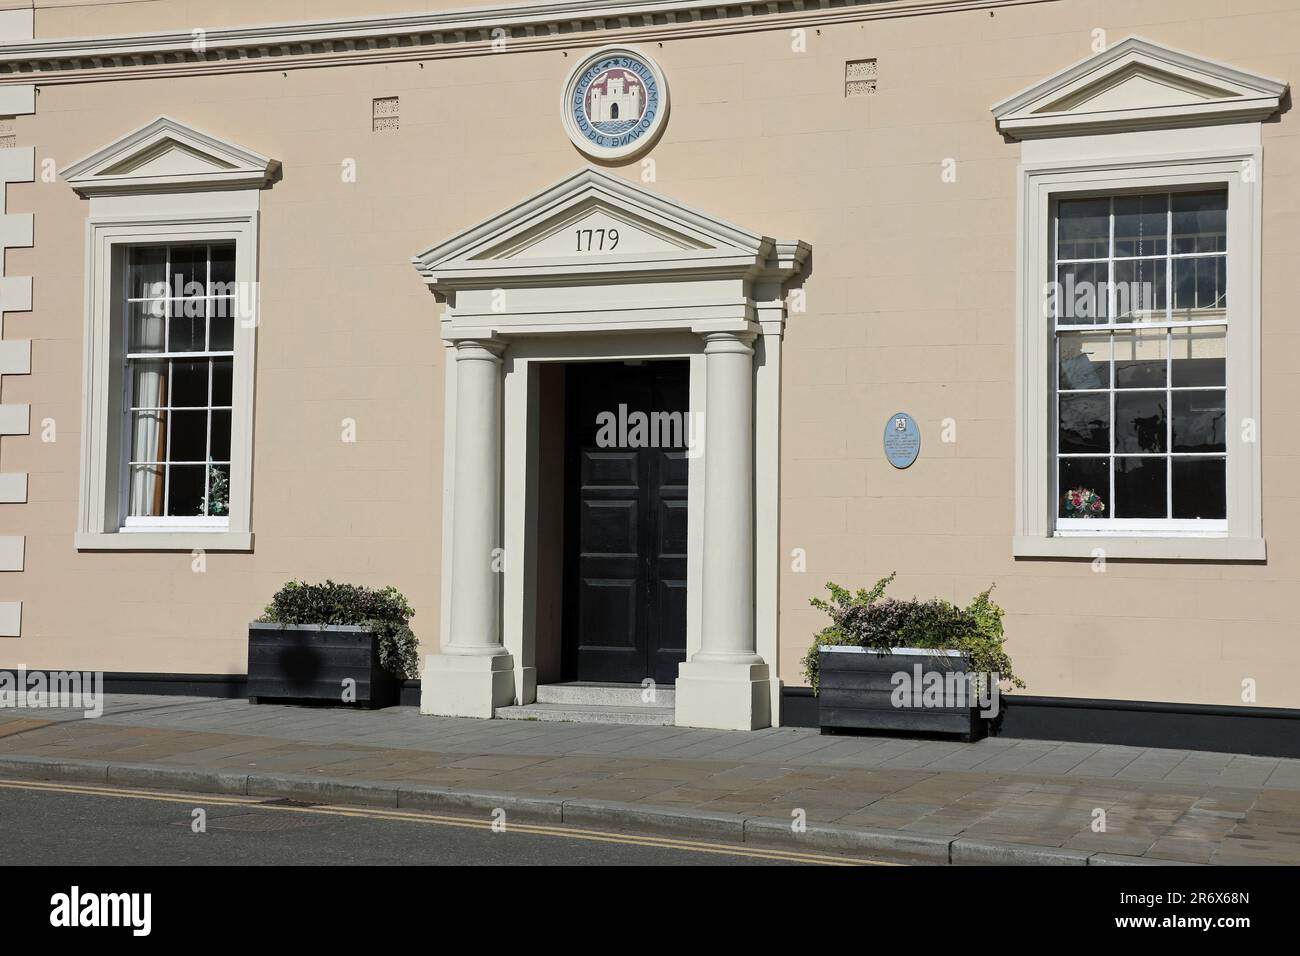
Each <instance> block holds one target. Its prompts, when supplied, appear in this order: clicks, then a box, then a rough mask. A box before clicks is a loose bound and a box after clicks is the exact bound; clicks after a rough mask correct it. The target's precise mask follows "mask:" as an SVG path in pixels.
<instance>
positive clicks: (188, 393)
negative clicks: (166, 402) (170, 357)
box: [171, 361, 208, 408]
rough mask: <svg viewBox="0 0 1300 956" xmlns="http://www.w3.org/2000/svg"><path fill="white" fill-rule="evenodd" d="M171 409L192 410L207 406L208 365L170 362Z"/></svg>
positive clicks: (203, 363)
mask: <svg viewBox="0 0 1300 956" xmlns="http://www.w3.org/2000/svg"><path fill="white" fill-rule="evenodd" d="M171 365H172V407H173V408H186V407H188V408H194V407H200V408H202V407H205V406H206V405H207V404H208V363H207V362H206V361H200V362H172V363H171Z"/></svg>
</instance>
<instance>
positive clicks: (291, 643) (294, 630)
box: [248, 624, 401, 709]
mask: <svg viewBox="0 0 1300 956" xmlns="http://www.w3.org/2000/svg"><path fill="white" fill-rule="evenodd" d="M347 681H352V684H351V685H348V684H347V683H346V682H347ZM346 689H351V690H352V691H354V694H350V695H348V697H349V698H350V699H345V696H344V693H345V690H346ZM400 691H401V682H400V681H398V680H397V679H396V678H394V677H393V676H392V675H391V674H389V673H388V672H387V671H386V670H384V669H383V668H382V667H381V666H380V665H379V637H378V635H376V634H375V633H374V632H372V631H369V630H366V629H365V628H361V627H348V626H339V625H315V624H311V625H308V624H299V625H287V626H281V625H279V624H250V625H249V626H248V699H249V702H250V703H257V702H259V701H273V700H274V701H286V700H292V701H320V702H322V703H332V704H342V703H353V702H355V703H356V704H359V705H361V706H364V707H370V708H372V709H373V708H377V707H391V706H393V705H394V704H396V703H397V702H398V697H399V695H400Z"/></svg>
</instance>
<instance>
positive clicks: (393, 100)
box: [370, 96, 399, 133]
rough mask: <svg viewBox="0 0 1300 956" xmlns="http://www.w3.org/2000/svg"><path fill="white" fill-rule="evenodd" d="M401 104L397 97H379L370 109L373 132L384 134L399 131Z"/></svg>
mask: <svg viewBox="0 0 1300 956" xmlns="http://www.w3.org/2000/svg"><path fill="white" fill-rule="evenodd" d="M398 109H399V103H398V101H397V97H396V96H377V97H375V99H374V102H373V103H372V104H371V107H370V122H371V127H370V128H371V130H372V131H373V132H375V133H384V132H388V131H391V130H396V129H398V128H399V127H398Z"/></svg>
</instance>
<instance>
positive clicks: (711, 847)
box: [0, 780, 901, 866]
mask: <svg viewBox="0 0 1300 956" xmlns="http://www.w3.org/2000/svg"><path fill="white" fill-rule="evenodd" d="M0 789H9V790H39V791H49V792H56V793H75V794H80V795H84V796H99V797H119V798H124V799H130V800H151V801H154V802H160V803H185V804H191V805H192V804H196V803H200V804H216V805H218V806H242V807H252V808H257V809H261V810H279V811H287V812H290V813H310V814H315V815H320V816H335V817H359V818H362V819H369V820H400V821H404V822H408V823H424V824H432V825H435V826H451V827H461V828H464V829H472V830H491V829H492V822H491V821H488V820H479V819H473V818H469V817H448V816H441V815H438V814H434V813H424V812H419V811H413V810H397V809H394V810H389V809H386V808H384V807H345V806H338V805H334V804H326V805H316V806H292V805H287V804H282V803H267V802H265V801H267V800H268V799H275V798H272V797H250V796H239V795H237V794H224V793H221V794H210V793H197V792H196V793H173V792H168V791H153V790H136V789H133V788H129V787H123V788H113V787H97V786H91V785H83V784H68V783H54V782H52V781H25V780H0ZM505 832H507V833H528V834H532V835H534V836H554V837H564V838H567V839H571V840H585V841H587V842H593V843H617V844H622V845H625V846H644V847H654V848H659V849H667V850H687V851H690V852H693V853H711V854H717V855H723V856H743V857H750V858H755V859H765V860H777V861H780V862H785V863H817V864H821V865H825V866H899V865H901V864H897V863H889V862H885V861H883V860H865V859H855V858H850V857H843V856H830V855H826V854H819V853H801V852H796V851H792V850H776V849H767V848H757V847H746V846H734V845H731V844H725V843H708V842H705V841H701V840H686V839H679V838H673V837H657V836H646V835H636V836H631V835H628V834H623V833H611V832H608V831H604V830H585V829H581V828H578V827H556V826H547V825H545V824H535V823H510V824H508V826H507V829H506V831H505Z"/></svg>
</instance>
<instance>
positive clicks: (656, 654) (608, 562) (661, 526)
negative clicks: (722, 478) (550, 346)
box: [562, 361, 690, 684]
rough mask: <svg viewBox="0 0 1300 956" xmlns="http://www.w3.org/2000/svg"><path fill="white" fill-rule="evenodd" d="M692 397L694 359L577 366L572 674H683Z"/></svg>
mask: <svg viewBox="0 0 1300 956" xmlns="http://www.w3.org/2000/svg"><path fill="white" fill-rule="evenodd" d="M689 399H690V365H689V363H688V362H686V361H665V362H645V363H644V364H641V365H628V364H624V363H623V362H579V363H574V364H572V365H570V366H568V369H567V376H566V400H565V408H566V411H567V413H568V421H567V427H566V456H565V459H566V460H565V496H566V502H565V505H566V507H565V517H566V529H565V535H564V541H565V569H564V570H565V573H564V579H565V599H564V635H563V642H562V643H563V646H562V657H563V661H562V664H563V667H562V670H563V672H564V677H565V679H566V680H584V681H608V682H620V683H623V682H626V683H638V682H640V681H641V680H643V679H644V678H646V677H651V678H653V679H654V680H655V682H656V683H659V684H672V683H675V682H676V680H677V665H678V664H680V663H681V662H682V661H683V660H685V659H686V539H687V525H686V485H687V482H686V474H687V457H686V441H687V428H688V426H687V416H688V410H689ZM638 413H639V415H638ZM642 416H643V417H642Z"/></svg>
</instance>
